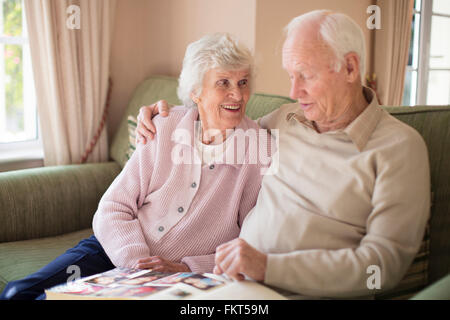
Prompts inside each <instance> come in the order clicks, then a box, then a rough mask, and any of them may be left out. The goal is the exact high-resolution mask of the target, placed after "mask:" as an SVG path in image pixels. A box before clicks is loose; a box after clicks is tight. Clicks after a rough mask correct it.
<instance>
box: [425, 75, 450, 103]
mask: <svg viewBox="0 0 450 320" xmlns="http://www.w3.org/2000/svg"><path fill="white" fill-rule="evenodd" d="M427 104H429V105H443V104H445V105H448V104H450V71H433V70H431V71H430V74H429V78H428V96H427Z"/></svg>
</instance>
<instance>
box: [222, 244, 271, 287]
mask: <svg viewBox="0 0 450 320" xmlns="http://www.w3.org/2000/svg"><path fill="white" fill-rule="evenodd" d="M215 263H216V266H215V267H214V273H215V274H222V273H225V274H226V275H228V276H229V277H231V278H233V279H236V280H244V278H245V276H244V275H246V276H248V277H250V278H252V279H253V280H256V281H264V277H265V274H266V267H267V255H266V254H264V253H262V252H260V251H258V250H256V249H255V248H253V247H252V246H250V245H249V244H248V243H247V242H246V241H245V240H243V239H240V238H238V239H234V240H231V241H229V242H227V243H224V244H222V245H220V246H218V247H217V248H216V257H215Z"/></svg>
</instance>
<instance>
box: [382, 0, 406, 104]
mask: <svg viewBox="0 0 450 320" xmlns="http://www.w3.org/2000/svg"><path fill="white" fill-rule="evenodd" d="M376 4H377V5H378V6H379V7H380V10H381V29H379V30H375V42H374V46H375V50H374V52H375V57H374V59H375V62H374V66H375V73H376V75H377V79H378V80H377V81H378V83H377V87H378V93H379V95H380V98H381V101H382V103H383V104H384V105H401V103H402V97H403V87H404V82H405V71H406V65H407V62H408V51H409V44H410V43H409V42H410V39H411V23H412V12H413V5H414V0H395V1H392V0H378V1H377V2H376Z"/></svg>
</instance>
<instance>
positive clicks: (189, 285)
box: [45, 268, 286, 300]
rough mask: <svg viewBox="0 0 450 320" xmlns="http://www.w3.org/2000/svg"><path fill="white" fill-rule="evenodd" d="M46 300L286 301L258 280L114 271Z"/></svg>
mask: <svg viewBox="0 0 450 320" xmlns="http://www.w3.org/2000/svg"><path fill="white" fill-rule="evenodd" d="M45 293H46V295H47V300H96V299H98V300H101V299H105V300H115V299H117V300H122V299H125V300H128V299H131V300H133V299H137V300H180V299H186V300H285V299H286V298H285V297H283V296H282V295H280V294H278V293H277V292H276V291H274V290H272V289H270V288H268V287H266V286H264V285H262V284H259V283H257V282H255V281H251V280H244V281H233V280H229V279H226V278H224V277H222V276H218V275H214V274H210V273H205V274H200V273H192V272H177V273H161V272H156V271H152V270H151V269H148V270H138V269H128V268H115V269H112V270H110V271H107V272H103V273H100V274H96V275H93V276H89V277H85V278H80V279H78V280H74V281H68V282H67V283H64V284H60V285H57V286H55V287H53V288H50V289H47V290H46V291H45Z"/></svg>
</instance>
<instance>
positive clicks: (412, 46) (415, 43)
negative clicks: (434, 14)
mask: <svg viewBox="0 0 450 320" xmlns="http://www.w3.org/2000/svg"><path fill="white" fill-rule="evenodd" d="M419 24H420V14H418V13H416V14H414V15H413V18H412V25H411V40H410V43H409V53H408V66H412V67H413V68H417V65H418V62H419V34H420V25H419Z"/></svg>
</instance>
